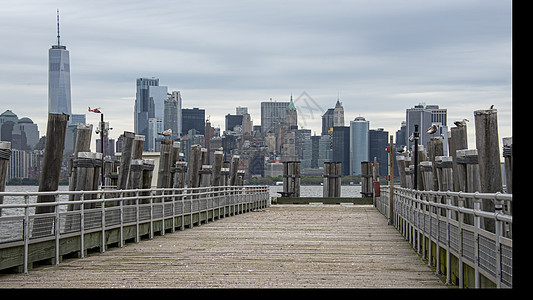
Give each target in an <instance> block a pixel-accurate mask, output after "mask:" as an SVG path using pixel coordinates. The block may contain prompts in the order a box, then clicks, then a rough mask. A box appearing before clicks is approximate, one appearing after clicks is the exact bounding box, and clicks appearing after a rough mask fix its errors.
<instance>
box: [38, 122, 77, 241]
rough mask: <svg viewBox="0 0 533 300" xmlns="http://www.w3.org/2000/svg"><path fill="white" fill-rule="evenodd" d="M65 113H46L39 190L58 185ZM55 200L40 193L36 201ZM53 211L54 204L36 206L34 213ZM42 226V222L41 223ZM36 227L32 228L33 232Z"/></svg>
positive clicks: (47, 189) (51, 188)
mask: <svg viewBox="0 0 533 300" xmlns="http://www.w3.org/2000/svg"><path fill="white" fill-rule="evenodd" d="M68 119H69V115H67V114H48V123H47V129H46V142H45V146H44V157H43V163H42V165H41V170H42V171H41V177H40V180H39V192H49V191H57V188H58V186H59V174H60V172H61V162H62V160H63V148H64V147H65V131H66V129H67V121H68ZM46 202H55V197H54V196H53V195H41V196H38V197H37V203H46ZM51 212H54V206H38V207H36V208H35V214H44V213H51ZM43 226H44V224H43ZM48 226H52V222H49V223H48V222H47V226H46V228H44V227H43V228H42V229H43V230H44V231H48V230H51V227H48ZM35 230H36V228H34V233H35Z"/></svg>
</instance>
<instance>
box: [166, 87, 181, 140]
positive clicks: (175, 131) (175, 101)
mask: <svg viewBox="0 0 533 300" xmlns="http://www.w3.org/2000/svg"><path fill="white" fill-rule="evenodd" d="M181 105H182V101H181V93H180V92H179V91H172V93H171V94H169V95H168V98H167V99H166V100H165V117H164V118H163V128H164V130H167V129H169V128H170V129H172V135H171V137H170V138H171V139H173V140H176V139H178V138H179V137H180V135H181V122H182V117H181Z"/></svg>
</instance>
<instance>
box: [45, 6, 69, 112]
mask: <svg viewBox="0 0 533 300" xmlns="http://www.w3.org/2000/svg"><path fill="white" fill-rule="evenodd" d="M70 103H71V96H70V58H69V52H68V50H67V47H65V46H63V45H61V43H60V40H59V11H58V12H57V45H52V48H50V49H49V50H48V113H64V114H68V115H69V116H70V115H72V110H71V104H70Z"/></svg>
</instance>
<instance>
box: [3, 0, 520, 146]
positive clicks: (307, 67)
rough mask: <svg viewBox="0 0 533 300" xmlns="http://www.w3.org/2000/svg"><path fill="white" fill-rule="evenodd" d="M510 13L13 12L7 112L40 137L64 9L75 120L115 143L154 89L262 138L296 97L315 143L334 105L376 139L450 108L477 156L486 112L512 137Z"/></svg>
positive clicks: (467, 8)
mask: <svg viewBox="0 0 533 300" xmlns="http://www.w3.org/2000/svg"><path fill="white" fill-rule="evenodd" d="M511 4H512V3H511V1H482V2H479V1H457V2H456V1H435V2H433V1H432V2H431V3H426V2H424V1H422V2H418V1H415V2H413V5H412V6H410V7H406V6H405V5H403V4H401V3H399V2H397V1H382V2H376V3H367V2H361V1H354V2H353V3H340V2H336V3H333V4H330V5H327V6H326V5H325V4H322V3H318V2H315V1H301V2H291V3H289V4H285V3H281V2H279V3H278V2H272V3H269V4H268V5H265V4H260V3H251V4H246V5H242V4H241V5H236V4H235V3H234V2H224V3H223V4H222V3H217V2H214V3H211V2H209V1H198V2H194V3H181V2H180V3H177V4H175V3H173V2H165V1H155V2H150V3H144V2H142V3H141V2H135V1H130V2H128V9H127V10H125V9H124V7H125V6H124V4H122V5H121V6H115V3H108V2H105V3H104V2H99V1H96V2H91V4H90V5H89V4H87V3H83V2H78V1H74V2H70V1H54V2H53V3H41V2H39V1H29V0H24V1H8V2H7V6H6V9H5V10H3V11H2V12H0V14H1V17H2V18H1V19H2V21H0V22H1V23H0V26H1V27H2V29H4V30H3V32H6V38H5V40H6V43H7V44H9V45H24V47H20V48H15V47H3V49H1V50H0V51H1V52H0V60H1V61H0V62H1V63H2V65H3V66H5V67H4V68H5V71H6V72H4V73H5V74H3V75H2V76H3V77H2V78H1V81H2V84H1V85H0V91H1V92H2V95H3V96H2V97H3V101H2V103H3V104H4V105H5V107H4V110H5V109H11V110H13V111H17V112H18V114H19V115H23V116H28V117H30V118H31V119H32V120H33V121H34V122H35V123H36V124H38V126H39V128H40V131H41V132H45V130H46V118H47V116H46V114H45V113H44V112H45V111H46V109H45V108H46V94H47V79H46V74H47V73H46V72H47V71H46V70H47V62H46V52H45V51H46V49H47V48H49V47H50V45H51V44H54V42H55V38H56V36H55V32H56V30H55V29H56V28H55V27H56V25H57V24H56V22H55V21H56V20H55V18H56V14H55V13H56V9H59V10H60V11H61V20H62V22H61V39H62V42H63V43H64V44H66V45H68V46H69V49H70V60H71V66H70V69H71V86H72V113H75V114H87V122H88V123H92V124H97V123H98V121H99V116H97V115H96V114H91V113H89V112H88V111H87V107H88V106H91V107H102V111H103V112H104V114H105V119H106V121H108V122H110V126H111V127H113V128H114V130H113V131H111V133H110V137H111V138H115V139H116V138H117V137H118V136H119V135H120V134H121V133H122V132H123V131H133V130H134V121H133V115H134V113H133V111H134V101H135V80H136V78H140V77H148V78H151V77H156V78H159V79H160V83H161V85H164V86H168V88H169V90H176V91H180V92H181V95H182V99H183V104H182V105H183V106H182V107H183V108H194V107H198V108H201V109H205V110H206V113H205V114H206V117H207V116H210V120H211V123H212V124H213V126H216V127H220V128H224V116H225V115H226V114H228V113H233V112H234V110H235V107H238V106H244V107H248V108H249V113H250V115H251V117H252V120H253V122H254V125H260V119H261V118H260V103H261V102H263V101H269V100H270V99H271V98H272V99H273V101H278V102H286V101H289V98H290V95H291V94H292V95H293V96H294V98H295V99H296V100H298V97H299V96H301V97H300V100H312V103H311V101H308V102H305V101H302V102H299V101H295V105H296V107H297V108H299V109H300V110H305V111H304V112H303V113H305V114H306V115H305V117H304V118H302V116H301V115H300V114H301V112H300V111H299V119H298V122H299V126H301V127H303V128H308V129H311V130H312V132H313V133H314V132H316V133H317V134H320V132H321V116H322V115H323V114H324V113H325V111H326V110H327V109H328V108H331V107H333V106H334V105H335V102H336V100H337V99H339V100H340V101H341V102H342V103H343V106H344V110H345V125H346V124H347V123H349V121H352V120H354V119H355V118H356V117H358V116H362V117H364V118H365V119H366V120H368V121H370V128H371V129H375V128H384V129H385V130H386V131H388V132H389V133H390V134H393V133H394V132H396V131H397V130H398V129H399V128H400V126H401V122H402V121H405V110H406V109H407V108H410V107H413V106H415V105H417V104H418V103H421V102H423V103H426V104H436V105H439V106H440V107H442V108H446V109H447V110H448V119H449V123H451V122H453V121H454V120H460V119H464V118H467V119H470V120H471V122H470V124H469V125H470V126H469V131H468V133H469V139H468V140H469V144H470V145H473V144H472V143H475V139H474V138H473V136H474V133H475V132H474V122H473V111H474V110H478V109H488V108H489V107H490V105H493V104H494V105H495V108H496V109H497V110H498V125H499V128H500V134H499V137H500V139H501V138H503V137H506V136H512V92H511V90H512V76H511V70H512V62H511V57H512V55H511V53H512V30H511V27H512V26H511V21H512V13H511ZM102 5H104V6H105V7H106V9H105V11H104V12H102V10H101V9H100V7H101V6H102ZM208 8H209V9H208ZM145 12H149V13H146V14H145ZM176 12H179V13H180V15H181V16H182V18H178V19H179V20H178V19H177V18H174V17H173V16H174V13H176ZM139 16H143V20H145V21H146V22H144V23H143V26H142V28H138V26H137V24H136V23H135V21H136V20H137V18H138V17H139ZM317 16H321V18H320V20H317ZM267 17H268V18H267ZM378 25H379V26H378ZM13 28H16V29H17V30H10V29H13ZM131 28H135V30H131ZM133 32H135V33H133ZM256 32H261V35H258V34H256ZM138 35H143V36H145V37H146V39H144V44H139V39H135V38H136V37H137V36H138ZM130 37H131V38H134V39H133V40H132V41H130ZM19 39H22V40H19ZM141 40H143V39H141ZM174 40H178V41H179V42H178V43H177V44H176V45H174V44H173V41H174ZM404 40H405V42H404ZM317 41H320V42H317ZM211 50H214V52H210V51H211ZM101 53H105V55H104V56H102V55H101ZM300 63H301V64H300ZM12 99H22V101H14V102H13V100H12ZM309 103H311V104H313V106H309V105H308V104H309ZM252 104H253V105H252ZM318 107H320V108H322V111H317V110H316V109H318ZM308 108H314V109H315V110H314V111H312V110H307V109H308ZM421 129H423V128H421ZM424 130H425V129H424ZM93 139H95V137H93ZM474 145H475V144H474Z"/></svg>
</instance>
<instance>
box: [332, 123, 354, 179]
mask: <svg viewBox="0 0 533 300" xmlns="http://www.w3.org/2000/svg"><path fill="white" fill-rule="evenodd" d="M332 150H333V160H334V161H336V162H341V169H342V173H341V174H342V175H350V127H349V126H334V127H333V147H332Z"/></svg>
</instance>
